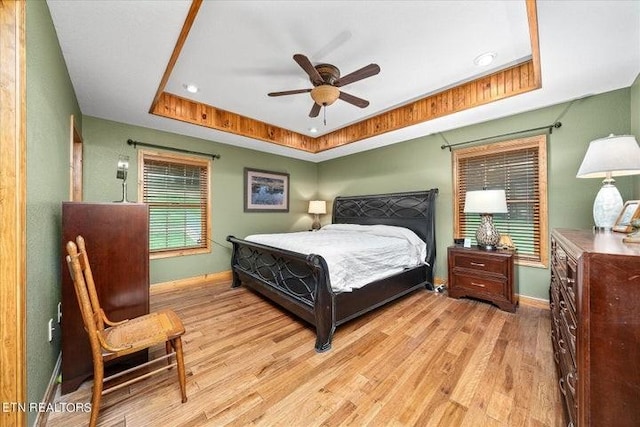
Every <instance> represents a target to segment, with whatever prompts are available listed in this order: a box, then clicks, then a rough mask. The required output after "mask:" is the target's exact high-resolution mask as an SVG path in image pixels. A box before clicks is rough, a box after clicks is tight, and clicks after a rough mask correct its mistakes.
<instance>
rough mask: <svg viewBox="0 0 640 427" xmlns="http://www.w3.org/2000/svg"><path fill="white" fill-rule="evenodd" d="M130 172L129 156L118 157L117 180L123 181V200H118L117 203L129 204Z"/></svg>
mask: <svg viewBox="0 0 640 427" xmlns="http://www.w3.org/2000/svg"><path fill="white" fill-rule="evenodd" d="M128 170H129V156H122V155H121V156H119V157H118V169H117V170H116V179H121V180H122V200H116V203H127V202H128V200H127V172H128Z"/></svg>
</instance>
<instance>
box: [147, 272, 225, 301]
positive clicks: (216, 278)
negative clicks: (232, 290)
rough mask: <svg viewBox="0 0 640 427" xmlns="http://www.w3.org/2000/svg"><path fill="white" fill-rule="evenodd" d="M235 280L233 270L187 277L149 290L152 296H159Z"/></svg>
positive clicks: (156, 284)
mask: <svg viewBox="0 0 640 427" xmlns="http://www.w3.org/2000/svg"><path fill="white" fill-rule="evenodd" d="M232 278H233V276H232V274H231V270H226V271H220V272H218V273H210V274H203V275H201V276H194V277H187V278H185V279H179V280H171V281H169V282H162V283H154V284H152V285H151V287H150V288H149V293H150V294H151V295H157V294H161V293H164V292H172V291H175V290H178V289H184V288H188V287H191V286H199V285H202V284H204V283H210V284H218V283H224V282H229V281H231V280H232Z"/></svg>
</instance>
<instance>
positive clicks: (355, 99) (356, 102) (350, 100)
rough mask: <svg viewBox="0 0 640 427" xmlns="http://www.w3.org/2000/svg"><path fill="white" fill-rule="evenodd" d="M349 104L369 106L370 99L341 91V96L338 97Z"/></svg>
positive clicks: (361, 106) (362, 106)
mask: <svg viewBox="0 0 640 427" xmlns="http://www.w3.org/2000/svg"><path fill="white" fill-rule="evenodd" d="M338 98H340V99H342V100H343V101H345V102H348V103H349V104H353V105H355V106H356V107H360V108H366V107H368V106H369V101H367V100H366V99H362V98H358V97H357V96H353V95H349V94H348V93H345V92H342V91H340V96H339V97H338Z"/></svg>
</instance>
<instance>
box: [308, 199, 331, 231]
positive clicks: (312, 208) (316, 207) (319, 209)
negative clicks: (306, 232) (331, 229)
mask: <svg viewBox="0 0 640 427" xmlns="http://www.w3.org/2000/svg"><path fill="white" fill-rule="evenodd" d="M309 213H310V214H313V224H312V225H311V229H312V230H314V231H316V230H319V229H320V215H324V214H326V213H327V202H325V201H324V200H311V201H310V202H309Z"/></svg>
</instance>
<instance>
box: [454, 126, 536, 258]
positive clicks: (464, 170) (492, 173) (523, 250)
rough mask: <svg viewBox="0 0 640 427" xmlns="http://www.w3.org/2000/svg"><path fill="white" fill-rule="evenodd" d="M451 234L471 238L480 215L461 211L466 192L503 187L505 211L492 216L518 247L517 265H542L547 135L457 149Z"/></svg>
mask: <svg viewBox="0 0 640 427" xmlns="http://www.w3.org/2000/svg"><path fill="white" fill-rule="evenodd" d="M453 174H454V178H453V179H454V235H455V236H456V237H469V238H471V239H472V241H475V232H476V229H477V228H478V225H479V224H480V216H479V215H478V214H466V215H465V213H464V199H465V194H466V192H467V191H473V190H482V189H488V190H493V189H504V190H505V193H506V196H507V208H508V211H509V212H508V213H506V214H494V216H493V221H494V224H495V226H496V228H497V229H498V231H500V233H501V234H508V235H509V236H510V237H511V240H512V241H513V244H514V245H515V247H516V248H517V250H518V252H517V255H516V260H517V262H518V264H523V265H531V266H537V267H546V266H547V263H548V255H547V240H548V237H547V137H546V135H539V136H534V137H530V138H523V139H517V140H511V141H504V142H500V143H495V144H488V145H482V146H476V147H470V148H463V149H459V150H455V151H454V153H453Z"/></svg>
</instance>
